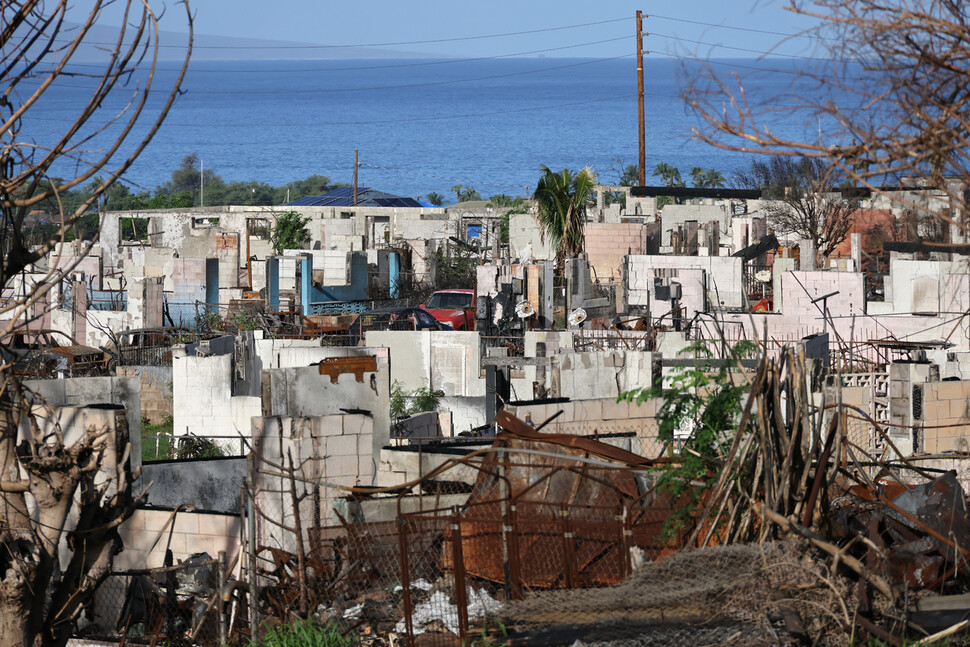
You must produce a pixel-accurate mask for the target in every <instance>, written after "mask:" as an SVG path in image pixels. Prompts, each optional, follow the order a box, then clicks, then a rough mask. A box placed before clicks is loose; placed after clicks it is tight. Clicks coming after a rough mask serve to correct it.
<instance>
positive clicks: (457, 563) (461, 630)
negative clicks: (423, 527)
mask: <svg viewBox="0 0 970 647" xmlns="http://www.w3.org/2000/svg"><path fill="white" fill-rule="evenodd" d="M462 551H463V547H462V544H461V517H460V516H459V514H458V506H455V508H454V510H453V511H452V514H451V554H452V564H453V566H454V576H455V606H456V607H457V609H458V640H459V642H460V643H461V644H464V641H465V638H466V637H467V636H468V590H467V589H466V588H465V586H466V584H465V558H464V555H463V552H462Z"/></svg>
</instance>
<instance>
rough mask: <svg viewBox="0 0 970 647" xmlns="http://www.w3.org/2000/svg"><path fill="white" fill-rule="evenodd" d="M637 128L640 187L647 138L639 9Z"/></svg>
mask: <svg viewBox="0 0 970 647" xmlns="http://www.w3.org/2000/svg"><path fill="white" fill-rule="evenodd" d="M637 114H638V117H637V127H638V128H639V129H640V165H639V166H640V186H645V185H646V184H647V169H646V164H647V137H646V133H645V132H644V125H643V12H641V11H640V10H639V9H637Z"/></svg>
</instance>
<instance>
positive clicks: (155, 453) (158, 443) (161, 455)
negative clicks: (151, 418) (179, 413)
mask: <svg viewBox="0 0 970 647" xmlns="http://www.w3.org/2000/svg"><path fill="white" fill-rule="evenodd" d="M174 427H175V425H174V422H173V421H172V419H171V418H166V419H165V420H163V421H162V422H160V423H158V424H154V425H153V424H150V423H149V422H148V418H145V417H144V416H143V417H142V419H141V459H142V461H157V460H164V459H166V458H170V457H171V456H172V454H173V453H174V451H175V439H174V438H173V432H174Z"/></svg>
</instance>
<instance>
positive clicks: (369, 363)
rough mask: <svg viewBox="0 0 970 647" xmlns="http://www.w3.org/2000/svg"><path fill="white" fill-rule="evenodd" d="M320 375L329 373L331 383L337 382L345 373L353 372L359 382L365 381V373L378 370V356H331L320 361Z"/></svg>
mask: <svg viewBox="0 0 970 647" xmlns="http://www.w3.org/2000/svg"><path fill="white" fill-rule="evenodd" d="M319 366H320V375H329V376H330V383H331V384H336V383H337V380H338V378H339V377H340V376H341V375H343V374H344V373H353V374H354V377H356V378H357V381H358V382H363V381H364V373H374V372H376V371H377V356H375V355H361V356H358V357H330V358H327V359H325V360H323V361H321V362H320V365H319Z"/></svg>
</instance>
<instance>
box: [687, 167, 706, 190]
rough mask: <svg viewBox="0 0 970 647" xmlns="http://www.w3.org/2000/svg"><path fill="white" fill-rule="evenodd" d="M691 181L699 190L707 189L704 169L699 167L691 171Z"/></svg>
mask: <svg viewBox="0 0 970 647" xmlns="http://www.w3.org/2000/svg"><path fill="white" fill-rule="evenodd" d="M690 181H691V182H693V183H694V186H695V187H696V188H698V189H703V188H705V186H704V169H702V168H701V167H699V166H695V167H694V168H692V169H691V170H690Z"/></svg>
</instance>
